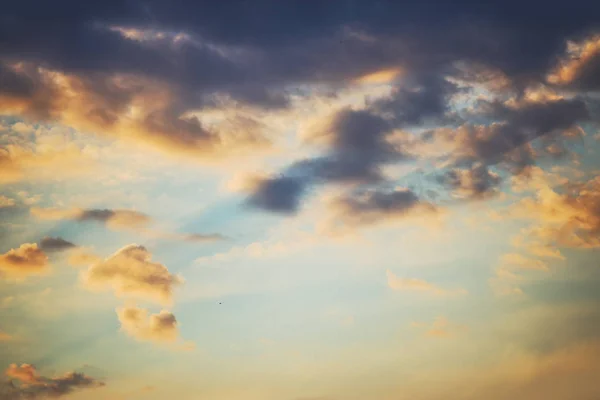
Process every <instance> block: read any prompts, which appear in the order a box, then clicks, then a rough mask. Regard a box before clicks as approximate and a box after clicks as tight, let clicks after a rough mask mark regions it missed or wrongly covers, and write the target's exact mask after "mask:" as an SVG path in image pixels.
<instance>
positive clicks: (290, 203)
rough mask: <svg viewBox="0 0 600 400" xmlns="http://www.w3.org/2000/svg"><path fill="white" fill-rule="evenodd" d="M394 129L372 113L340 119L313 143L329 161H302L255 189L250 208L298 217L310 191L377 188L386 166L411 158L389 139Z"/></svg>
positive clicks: (349, 113)
mask: <svg viewBox="0 0 600 400" xmlns="http://www.w3.org/2000/svg"><path fill="white" fill-rule="evenodd" d="M392 128H393V125H392V124H391V123H390V122H389V121H388V120H386V119H385V118H383V117H380V116H378V115H376V114H374V113H372V112H370V111H368V110H352V109H343V110H341V111H339V112H337V113H335V114H334V115H333V116H332V117H331V119H330V121H328V123H327V124H326V125H325V126H324V127H323V128H322V129H320V130H317V131H316V132H312V134H311V137H310V138H309V140H311V141H315V142H320V143H324V144H325V146H326V147H327V151H326V152H325V154H324V155H323V156H320V157H316V158H311V159H305V160H301V161H297V162H295V163H293V164H291V165H290V166H288V167H287V169H286V170H285V171H284V172H283V174H282V176H281V177H278V178H273V179H267V180H264V181H262V184H259V185H255V187H254V190H253V192H252V194H251V197H250V200H249V201H250V204H252V205H253V206H255V207H257V208H262V209H265V210H268V211H275V212H283V213H294V212H296V211H297V210H298V208H299V206H300V201H301V197H302V196H303V195H304V194H305V193H306V188H307V186H309V185H316V184H327V183H336V182H338V183H339V182H357V183H375V182H379V181H381V180H382V179H383V177H382V175H381V166H382V165H384V164H386V163H389V162H392V161H398V160H401V159H403V158H404V157H405V156H404V155H403V154H402V153H401V151H399V149H397V148H395V147H394V145H393V144H392V143H390V142H389V141H388V140H387V138H388V136H389V134H390V133H391V132H392Z"/></svg>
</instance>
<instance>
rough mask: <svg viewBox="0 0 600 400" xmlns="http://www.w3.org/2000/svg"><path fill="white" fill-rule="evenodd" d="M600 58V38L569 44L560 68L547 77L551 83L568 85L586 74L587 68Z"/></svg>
mask: <svg viewBox="0 0 600 400" xmlns="http://www.w3.org/2000/svg"><path fill="white" fill-rule="evenodd" d="M599 57H600V36H599V35H596V36H592V37H589V38H587V39H586V40H584V41H582V42H580V43H576V42H568V43H567V54H566V56H565V57H564V58H563V59H562V60H560V62H559V64H558V66H557V67H556V68H555V69H554V70H553V71H552V72H551V73H550V74H548V76H547V80H548V82H550V83H553V84H557V85H568V84H571V83H573V82H575V81H577V80H578V79H580V78H582V77H583V76H584V75H585V74H587V73H590V72H592V71H587V66H588V65H589V64H590V63H591V62H593V60H596V59H598V58H599Z"/></svg>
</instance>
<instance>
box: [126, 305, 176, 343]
mask: <svg viewBox="0 0 600 400" xmlns="http://www.w3.org/2000/svg"><path fill="white" fill-rule="evenodd" d="M117 315H118V317H119V322H121V329H122V330H123V331H124V332H125V333H127V334H128V335H129V336H131V337H133V338H135V339H137V340H141V341H149V342H156V343H173V342H175V341H177V338H178V337H179V330H178V328H177V320H176V319H175V316H174V315H173V314H172V313H170V312H168V311H166V310H162V311H161V312H160V313H158V314H149V313H148V311H147V310H145V309H143V308H139V307H122V308H117Z"/></svg>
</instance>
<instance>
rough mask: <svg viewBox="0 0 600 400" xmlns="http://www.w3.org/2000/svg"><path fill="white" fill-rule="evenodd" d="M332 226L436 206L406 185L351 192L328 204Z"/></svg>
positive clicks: (361, 223) (378, 220)
mask: <svg viewBox="0 0 600 400" xmlns="http://www.w3.org/2000/svg"><path fill="white" fill-rule="evenodd" d="M331 209H332V214H333V220H332V228H333V229H335V228H340V227H349V226H350V227H352V226H368V225H374V224H378V223H382V222H386V221H387V222H389V221H392V220H395V219H398V218H404V217H407V216H409V215H412V214H417V213H421V214H422V215H425V214H430V213H435V212H436V207H435V206H434V205H433V204H431V203H429V202H426V201H423V200H422V199H420V198H419V196H417V194H416V193H415V192H413V191H412V190H410V189H394V190H385V189H374V190H366V191H362V192H359V193H352V194H348V195H345V196H342V197H340V198H337V199H336V200H334V201H333V202H332V204H331Z"/></svg>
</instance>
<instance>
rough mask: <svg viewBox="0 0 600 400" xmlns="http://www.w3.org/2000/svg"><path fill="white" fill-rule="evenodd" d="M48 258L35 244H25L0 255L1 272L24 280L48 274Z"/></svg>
mask: <svg viewBox="0 0 600 400" xmlns="http://www.w3.org/2000/svg"><path fill="white" fill-rule="evenodd" d="M48 267H49V264H48V256H47V255H46V253H44V251H43V250H42V249H40V248H39V247H38V245H37V244H35V243H24V244H22V245H21V246H19V247H18V248H16V249H11V250H9V251H8V252H6V253H4V254H2V255H0V272H1V273H2V274H3V275H5V276H8V277H11V278H16V279H22V278H25V277H27V276H29V275H39V274H42V273H45V272H47V270H48Z"/></svg>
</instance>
